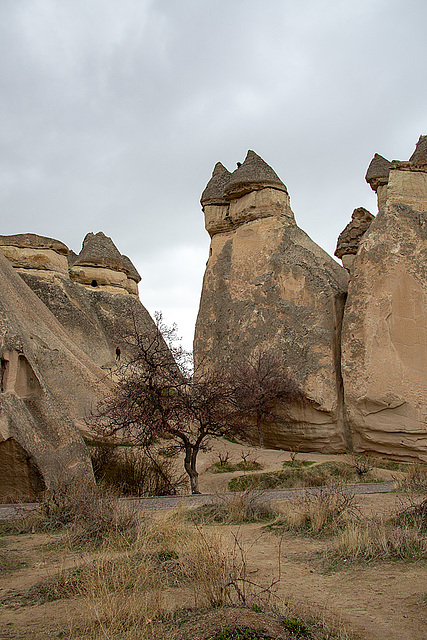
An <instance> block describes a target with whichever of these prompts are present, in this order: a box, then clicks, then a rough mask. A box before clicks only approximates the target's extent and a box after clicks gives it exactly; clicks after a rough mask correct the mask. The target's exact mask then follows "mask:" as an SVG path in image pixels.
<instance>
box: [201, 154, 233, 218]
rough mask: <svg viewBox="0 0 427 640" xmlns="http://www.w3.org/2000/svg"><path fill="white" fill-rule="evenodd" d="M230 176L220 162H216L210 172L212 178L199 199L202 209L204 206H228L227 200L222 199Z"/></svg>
mask: <svg viewBox="0 0 427 640" xmlns="http://www.w3.org/2000/svg"><path fill="white" fill-rule="evenodd" d="M230 176H231V173H230V172H229V171H228V169H226V168H225V167H224V165H223V164H221V162H217V163H216V165H215V167H214V170H213V171H212V177H211V179H210V180H209V182H208V184H207V185H206V188H205V190H204V191H203V193H202V197H201V198H200V204H201V205H202V207H203V206H204V205H205V204H219V205H221V204H228V200H226V199H225V197H224V189H225V187H226V185H227V184H228V181H229V180H230Z"/></svg>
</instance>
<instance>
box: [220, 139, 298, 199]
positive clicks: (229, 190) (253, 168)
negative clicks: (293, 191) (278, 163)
mask: <svg viewBox="0 0 427 640" xmlns="http://www.w3.org/2000/svg"><path fill="white" fill-rule="evenodd" d="M265 187H272V188H274V189H279V190H280V191H285V192H286V193H287V189H286V187H285V185H284V184H283V182H282V181H281V180H280V178H279V176H278V175H277V173H276V172H275V171H274V170H273V169H272V168H271V167H270V166H269V165H268V164H267V163H266V162H264V160H263V159H262V158H260V156H259V155H257V154H256V153H255V151H251V150H249V151H248V153H247V155H246V158H245V161H244V162H243V164H241V165H240V167H238V169H236V170H235V171H233V173H232V174H231V177H230V179H229V181H228V183H227V185H226V188H225V195H226V197H227V198H228V199H229V200H232V199H234V198H240V197H241V196H243V195H245V194H246V193H250V192H251V191H257V190H259V189H264V188H265Z"/></svg>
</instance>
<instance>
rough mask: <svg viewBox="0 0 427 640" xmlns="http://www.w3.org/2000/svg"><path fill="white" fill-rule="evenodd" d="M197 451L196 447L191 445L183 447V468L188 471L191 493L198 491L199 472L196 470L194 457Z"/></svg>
mask: <svg viewBox="0 0 427 640" xmlns="http://www.w3.org/2000/svg"><path fill="white" fill-rule="evenodd" d="M198 452H199V449H198V447H197V448H196V447H192V446H191V445H186V447H185V459H184V468H185V470H186V472H187V473H188V476H189V478H190V488H191V493H192V494H195V493H200V491H199V474H198V473H197V470H196V458H197V454H198Z"/></svg>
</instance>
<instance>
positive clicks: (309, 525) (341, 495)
mask: <svg viewBox="0 0 427 640" xmlns="http://www.w3.org/2000/svg"><path fill="white" fill-rule="evenodd" d="M355 500H356V496H355V494H354V493H353V492H351V491H348V490H346V488H345V486H343V485H342V484H340V483H335V484H332V485H330V486H328V487H319V489H317V490H315V491H314V490H313V491H311V490H307V491H304V492H303V493H301V495H298V496H296V497H295V498H293V499H292V500H289V501H286V502H285V503H284V507H283V511H284V513H283V516H282V517H281V518H280V519H278V520H277V521H276V522H275V523H273V524H272V525H271V526H270V528H271V529H272V530H273V531H275V532H276V533H281V532H283V531H294V532H300V533H308V534H310V535H319V534H321V533H322V534H325V533H326V534H330V533H336V532H337V531H339V530H340V529H342V528H343V527H344V526H345V524H346V522H348V520H349V519H356V518H358V517H359V510H358V508H357V506H356V504H355Z"/></svg>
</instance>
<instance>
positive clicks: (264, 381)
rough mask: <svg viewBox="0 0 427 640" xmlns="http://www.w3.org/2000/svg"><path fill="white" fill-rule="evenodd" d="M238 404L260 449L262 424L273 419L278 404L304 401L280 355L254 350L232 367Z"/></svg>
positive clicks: (274, 352)
mask: <svg viewBox="0 0 427 640" xmlns="http://www.w3.org/2000/svg"><path fill="white" fill-rule="evenodd" d="M234 377H235V383H236V386H237V390H238V402H239V406H240V408H241V410H242V412H243V413H244V414H245V415H246V416H252V417H253V419H254V421H255V425H256V429H257V434H258V439H259V444H260V446H261V447H263V446H264V438H263V434H262V428H261V427H262V423H263V422H265V421H270V422H273V421H275V420H277V414H276V408H277V405H278V404H282V406H283V405H289V404H291V403H292V402H301V403H303V402H305V401H306V396H305V394H304V392H303V390H302V389H301V387H300V386H299V384H298V383H297V382H296V380H295V379H294V378H293V377H292V376H291V374H290V372H289V370H288V368H287V367H286V365H285V363H284V360H283V356H281V354H280V353H278V352H277V351H275V350H273V349H258V350H256V351H255V352H254V353H253V354H252V356H251V357H250V358H248V359H246V360H244V361H242V362H240V363H237V364H236V366H235V368H234Z"/></svg>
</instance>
